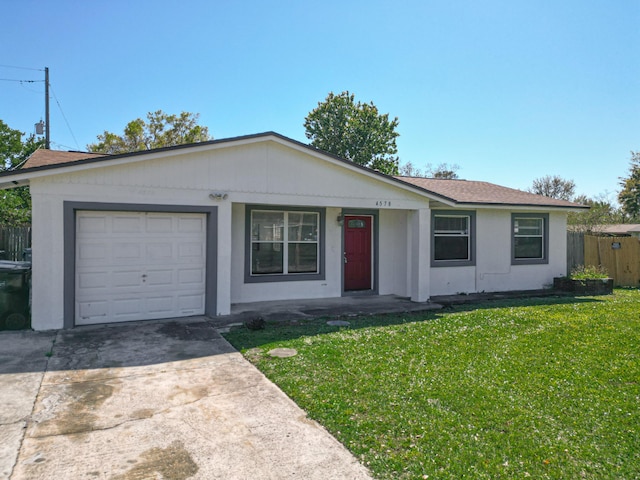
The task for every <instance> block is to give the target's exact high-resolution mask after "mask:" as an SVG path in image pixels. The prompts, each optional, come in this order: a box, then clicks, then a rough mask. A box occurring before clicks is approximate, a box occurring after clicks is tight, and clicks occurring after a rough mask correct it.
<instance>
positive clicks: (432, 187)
mask: <svg viewBox="0 0 640 480" xmlns="http://www.w3.org/2000/svg"><path fill="white" fill-rule="evenodd" d="M269 136H275V137H277V138H280V139H282V140H284V141H287V142H290V143H292V144H296V145H299V146H301V147H304V148H308V149H309V150H312V151H317V152H320V153H323V154H324V155H327V156H329V157H332V158H335V159H337V160H340V161H342V162H345V163H348V164H352V162H349V161H348V160H345V159H343V158H340V157H337V156H335V155H332V154H329V153H326V152H321V151H320V150H318V149H316V148H314V147H312V146H310V145H306V144H303V143H301V142H298V141H296V140H293V139H290V138H288V137H284V136H282V135H280V134H277V133H275V132H265V133H261V134H255V135H246V136H243V137H234V138H226V139H221V140H211V141H208V142H201V143H198V144H187V145H177V146H173V147H165V148H160V149H155V150H147V151H140V152H132V153H126V154H120V155H105V154H101V153H88V152H63V151H56V150H37V151H36V152H34V153H33V154H32V155H31V157H29V159H28V160H27V161H26V162H25V163H24V165H23V166H22V169H31V168H34V169H36V168H37V169H38V170H42V169H49V168H56V167H57V166H63V165H64V164H66V163H70V162H76V161H77V162H78V164H85V163H93V162H95V161H100V160H101V157H109V158H108V159H107V158H104V160H112V159H113V160H115V159H121V158H126V157H137V156H140V155H145V154H148V153H152V152H162V151H170V150H178V149H183V148H190V147H194V146H206V145H213V144H224V143H231V142H234V141H239V140H245V139H259V138H261V137H269ZM352 165H354V166H357V167H358V168H361V169H363V170H365V171H369V172H371V173H374V174H376V175H380V176H382V177H386V178H393V179H394V181H397V182H400V183H405V184H409V185H411V186H413V187H417V188H418V189H420V190H422V191H424V192H425V193H427V194H430V195H431V196H434V197H439V198H440V199H442V200H443V201H445V202H447V201H448V202H452V203H454V204H463V205H464V204H470V205H511V206H526V207H544V208H550V207H552V208H588V207H585V206H584V205H578V204H575V203H572V202H567V201H565V200H556V199H553V198H549V197H544V196H541V195H535V194H532V193H528V192H523V191H521V190H515V189H512V188H507V187H501V186H500V185H495V184H492V183H488V182H476V181H470V180H445V179H437V178H421V177H400V176H398V177H389V176H387V175H384V174H382V173H380V172H378V171H373V170H370V169H368V168H366V167H360V166H359V165H355V164H352ZM17 173H19V170H17V171H16V170H14V171H12V172H1V173H0V176H2V177H4V176H7V175H9V176H10V175H12V174H14V175H15V174H17ZM14 183H15V182H14Z"/></svg>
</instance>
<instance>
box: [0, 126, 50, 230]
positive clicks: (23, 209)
mask: <svg viewBox="0 0 640 480" xmlns="http://www.w3.org/2000/svg"><path fill="white" fill-rule="evenodd" d="M24 135H25V134H24V133H23V132H21V131H20V130H15V129H13V128H10V127H9V125H7V124H6V123H4V122H3V121H2V120H0V171H6V170H11V169H12V168H16V167H17V166H19V165H20V164H21V163H22V162H24V161H25V160H26V159H27V158H29V155H31V154H32V153H33V152H35V151H36V150H37V149H38V148H40V147H42V146H44V140H38V139H37V138H36V137H35V135H30V136H28V137H27V138H26V140H25V141H23V140H22V137H23V136H24ZM29 223H31V195H30V193H29V187H17V188H13V189H11V190H2V191H0V224H2V225H10V226H17V225H25V224H29Z"/></svg>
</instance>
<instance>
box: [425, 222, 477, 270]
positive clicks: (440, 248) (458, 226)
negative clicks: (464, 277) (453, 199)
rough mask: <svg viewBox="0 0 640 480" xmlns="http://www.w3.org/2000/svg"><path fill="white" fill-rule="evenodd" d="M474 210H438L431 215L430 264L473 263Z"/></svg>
mask: <svg viewBox="0 0 640 480" xmlns="http://www.w3.org/2000/svg"><path fill="white" fill-rule="evenodd" d="M474 229H475V212H438V211H434V212H433V213H432V217H431V231H432V232H433V233H432V248H431V250H432V257H431V258H432V262H431V263H432V265H433V266H462V265H473V262H474V250H475V239H474V235H475V232H474Z"/></svg>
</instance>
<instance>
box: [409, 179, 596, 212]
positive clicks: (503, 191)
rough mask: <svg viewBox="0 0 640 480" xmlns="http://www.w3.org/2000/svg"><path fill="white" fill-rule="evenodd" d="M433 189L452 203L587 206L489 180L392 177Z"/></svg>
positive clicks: (429, 189)
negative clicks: (504, 185)
mask: <svg viewBox="0 0 640 480" xmlns="http://www.w3.org/2000/svg"><path fill="white" fill-rule="evenodd" d="M396 178H398V179H400V180H402V181H403V182H407V183H411V184H413V185H417V186H419V187H421V188H424V189H425V190H428V191H430V192H434V193H437V194H438V195H441V196H443V197H445V198H447V199H449V200H451V201H453V202H455V203H458V204H460V203H468V204H483V205H522V206H534V207H535V206H540V207H564V208H589V207H586V206H584V205H578V204H576V203H573V202H568V201H566V200H557V199H555V198H550V197H545V196H542V195H536V194H534V193H529V192H523V191H522V190H515V189H513V188H507V187H502V186H500V185H495V184H493V183H489V182H477V181H471V180H447V179H441V178H421V177H396Z"/></svg>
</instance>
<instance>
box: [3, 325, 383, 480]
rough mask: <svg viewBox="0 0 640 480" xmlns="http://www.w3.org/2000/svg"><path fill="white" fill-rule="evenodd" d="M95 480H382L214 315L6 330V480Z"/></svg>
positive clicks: (4, 392) (4, 456) (4, 375)
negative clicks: (230, 339)
mask: <svg viewBox="0 0 640 480" xmlns="http://www.w3.org/2000/svg"><path fill="white" fill-rule="evenodd" d="M281 360H282V361H286V359H281ZM85 478H86V479H102V478H108V479H122V480H125V479H208V480H210V479H287V478H306V479H322V480H325V479H329V478H330V479H369V478H371V477H370V476H369V473H368V472H367V470H366V469H365V468H364V467H363V466H362V465H360V464H359V463H358V462H357V461H356V459H355V458H354V457H353V456H352V455H351V454H350V453H349V452H348V451H347V450H346V449H345V448H344V447H343V446H342V445H341V444H340V443H338V442H337V441H336V440H335V439H334V438H333V437H332V436H331V435H329V434H328V433H327V432H326V431H325V430H324V429H323V428H322V427H320V426H319V425H318V424H316V423H315V422H313V421H311V420H309V419H308V418H307V417H306V415H305V413H304V412H303V411H302V410H300V408H298V407H297V405H295V404H294V403H293V402H292V401H291V400H290V399H289V398H288V397H287V396H286V395H284V394H283V393H282V392H281V391H280V390H279V389H278V388H277V387H276V386H274V385H273V384H272V383H271V382H269V381H268V380H267V379H266V378H265V377H264V376H263V375H262V374H261V373H260V372H259V371H258V370H256V369H255V368H254V367H253V366H252V365H251V364H250V363H249V362H247V361H246V360H245V359H244V358H243V357H242V355H240V354H239V353H238V352H236V351H235V350H234V349H233V348H232V347H231V346H230V345H229V344H228V343H227V342H226V341H225V340H224V339H223V338H222V337H221V336H220V335H219V334H218V332H217V331H216V330H215V328H214V327H213V326H212V324H211V323H210V322H208V321H206V319H204V318H202V319H193V320H190V321H180V322H157V323H155V322H146V323H138V324H127V325H117V326H102V327H83V328H77V329H73V330H63V331H58V332H44V333H42V332H27V331H25V332H0V479H12V480H18V479H85Z"/></svg>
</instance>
